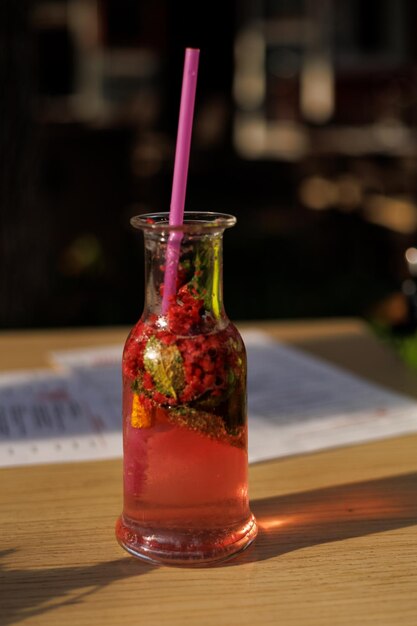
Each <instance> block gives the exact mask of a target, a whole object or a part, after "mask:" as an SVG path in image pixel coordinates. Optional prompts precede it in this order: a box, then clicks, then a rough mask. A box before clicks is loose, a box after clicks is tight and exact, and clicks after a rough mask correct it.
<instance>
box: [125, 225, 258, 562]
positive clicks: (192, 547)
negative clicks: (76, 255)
mask: <svg viewBox="0 0 417 626" xmlns="http://www.w3.org/2000/svg"><path fill="white" fill-rule="evenodd" d="M168 219H169V215H168V214H167V213H165V214H164V213H156V214H152V215H151V214H149V215H144V216H139V217H135V218H132V225H133V226H135V227H136V228H139V229H141V230H142V231H143V233H144V239H145V271H146V285H145V306H144V311H143V314H142V317H141V319H140V320H139V322H138V323H137V324H136V326H135V327H134V328H133V329H132V331H131V332H130V334H129V336H128V338H127V341H126V345H125V349H124V354H123V445H124V508H123V513H122V515H121V517H120V518H119V520H118V522H117V525H116V536H117V539H118V541H119V543H120V544H121V545H122V546H123V547H124V548H125V549H126V550H128V551H129V552H130V553H131V554H133V555H135V556H138V557H141V558H144V559H147V560H149V561H153V562H157V563H161V562H162V563H171V564H177V565H192V564H197V565H198V564H203V563H208V564H209V563H211V562H213V561H217V560H223V559H226V558H229V557H230V556H232V555H234V554H236V553H238V552H240V551H241V550H243V549H244V548H245V547H247V546H248V545H249V544H250V543H251V542H252V541H253V539H254V538H255V537H256V533H257V527H256V521H255V518H254V517H253V515H252V513H251V512H250V509H249V502H248V489H247V467H248V461H247V414H246V353H245V348H244V345H243V341H242V339H241V337H240V335H239V333H238V331H237V329H236V328H235V326H234V325H233V324H232V323H231V322H230V321H229V319H228V318H227V316H226V313H225V310H224V307H223V298H222V237H223V232H224V230H225V229H226V228H228V227H230V226H233V225H234V224H235V222H236V220H235V218H234V217H233V216H230V215H224V214H219V213H186V214H185V220H184V224H183V225H182V226H180V227H173V226H170V225H169V224H168ZM169 268H170V270H171V279H172V280H173V281H174V282H173V283H172V284H171V293H169V294H168V287H169V285H168V279H167V275H168V270H169ZM173 268H174V273H173V274H172V269H173ZM164 284H165V286H164ZM164 289H165V295H164Z"/></svg>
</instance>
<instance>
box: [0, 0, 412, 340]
mask: <svg viewBox="0 0 417 626" xmlns="http://www.w3.org/2000/svg"><path fill="white" fill-rule="evenodd" d="M416 26H417V4H416V2H415V1H413V0H366V2H363V1H361V0H235V1H226V2H225V1H224V0H223V1H222V2H219V1H218V0H212V2H210V3H203V4H202V3H195V2H194V3H191V2H181V1H178V2H169V1H168V0H134V1H132V0H54V1H53V0H48V1H46V0H45V1H43V0H37V1H35V0H32V1H30V2H29V1H27V0H19V2H16V1H15V0H2V3H1V7H0V36H1V42H0V43H1V55H0V80H1V84H2V87H3V89H2V93H1V97H0V98H1V99H0V132H1V135H0V148H1V160H2V162H1V168H0V176H1V185H0V210H1V217H0V220H1V223H0V227H1V228H0V230H1V234H0V237H1V240H0V277H1V281H0V325H1V327H2V328H22V327H52V326H80V325H82V326H88V325H112V324H130V323H132V322H134V321H135V320H136V319H137V318H138V317H139V315H140V313H141V307H142V304H143V267H142V258H143V256H142V241H141V238H140V235H138V233H136V232H134V231H133V230H132V229H131V227H130V225H129V218H130V217H131V216H132V215H135V214H137V213H143V212H146V211H155V210H157V211H163V210H168V209H169V200H170V192H171V180H172V170H173V158H174V148H175V138H176V125H177V118H178V109H179V98H180V89H181V76H182V65H183V57H184V48H185V47H186V46H194V47H200V48H201V58H200V72H199V80H198V89H197V101H196V117H195V126H194V134H193V144H192V154H191V164H190V173H189V183H188V194H187V203H186V207H187V208H188V209H189V210H213V211H223V212H231V213H234V214H236V215H237V217H238V226H237V227H236V228H234V229H232V230H231V231H229V232H227V233H226V236H225V299H226V306H227V310H228V313H229V316H230V317H232V318H233V319H235V320H242V319H268V318H274V319H278V318H299V317H303V318H314V317H325V316H350V315H358V316H362V317H365V318H367V319H369V320H370V321H371V322H372V323H373V324H374V327H375V328H384V329H388V331H389V332H393V333H394V334H395V333H402V334H403V335H407V336H414V332H415V328H416V314H415V311H416V306H415V301H416V296H415V292H416V288H415V280H414V276H415V274H417V195H416V194H417V176H416V173H417V134H416V133H417V81H416V78H417V40H416V37H415V31H416Z"/></svg>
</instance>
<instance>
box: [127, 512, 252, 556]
mask: <svg viewBox="0 0 417 626" xmlns="http://www.w3.org/2000/svg"><path fill="white" fill-rule="evenodd" d="M257 534H258V527H257V524H256V520H255V517H254V516H253V515H252V514H251V515H250V517H249V518H248V519H247V520H246V521H245V522H244V523H243V524H240V525H239V526H238V527H237V528H236V527H234V528H233V529H232V530H231V529H210V530H206V531H199V532H195V531H191V530H190V531H187V532H184V531H178V530H176V529H171V530H166V529H164V530H163V531H159V529H158V530H155V529H149V528H147V529H145V528H140V527H139V526H138V525H137V524H129V523H128V522H127V520H126V519H125V518H124V516H123V515H121V516H120V517H119V519H118V520H117V523H116V538H117V541H118V542H119V544H120V545H121V547H122V548H124V549H125V550H127V552H129V553H130V554H132V555H133V556H135V557H137V558H139V559H142V560H144V561H147V562H149V563H154V564H155V565H174V566H183V567H193V566H194V567H202V566H210V565H213V564H217V563H221V562H222V561H227V560H229V559H231V558H233V557H234V556H237V555H238V554H239V553H240V552H243V550H245V549H246V548H247V547H249V546H250V544H251V543H252V542H253V541H254V539H255V538H256V535H257Z"/></svg>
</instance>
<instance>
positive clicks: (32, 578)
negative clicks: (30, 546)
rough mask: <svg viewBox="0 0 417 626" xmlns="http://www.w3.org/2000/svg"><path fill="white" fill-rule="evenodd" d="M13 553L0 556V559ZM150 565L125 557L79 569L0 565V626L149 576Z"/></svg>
mask: <svg viewBox="0 0 417 626" xmlns="http://www.w3.org/2000/svg"><path fill="white" fill-rule="evenodd" d="M13 552H15V550H5V551H3V552H0V559H1V558H4V557H5V556H7V555H9V554H10V553H13ZM152 567H153V566H152V565H149V564H146V563H141V562H140V561H137V560H136V559H133V558H130V557H126V558H122V559H116V560H113V561H107V562H105V563H97V564H95V565H89V566H84V567H82V566H79V567H54V568H50V569H39V570H36V569H31V570H25V569H21V570H19V569H8V568H3V567H2V566H1V563H0V580H1V582H0V624H1V626H7V625H9V624H16V623H17V622H20V621H22V620H24V619H27V618H28V617H34V616H36V615H42V614H43V613H47V612H48V611H50V610H52V609H55V608H58V607H63V606H71V605H74V604H78V603H79V602H82V601H83V600H84V598H85V597H86V596H89V595H90V594H92V593H95V592H96V591H99V590H100V589H103V588H104V587H106V586H107V585H110V584H111V583H112V582H114V581H116V580H120V579H122V578H128V577H131V576H139V575H141V574H145V573H147V572H150V571H151V569H152Z"/></svg>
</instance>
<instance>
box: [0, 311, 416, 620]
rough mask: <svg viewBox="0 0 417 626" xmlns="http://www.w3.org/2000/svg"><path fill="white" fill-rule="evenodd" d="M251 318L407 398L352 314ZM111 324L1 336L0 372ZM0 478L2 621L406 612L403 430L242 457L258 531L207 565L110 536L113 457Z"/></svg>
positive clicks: (392, 362) (410, 543)
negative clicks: (238, 551) (152, 554)
mask: <svg viewBox="0 0 417 626" xmlns="http://www.w3.org/2000/svg"><path fill="white" fill-rule="evenodd" d="M260 326H261V327H263V328H264V329H266V330H268V331H269V332H271V333H272V334H273V335H274V336H276V337H279V338H281V339H282V340H283V341H287V342H289V343H290V344H294V345H297V346H299V347H302V348H304V349H305V350H307V351H310V352H312V353H313V354H318V355H320V356H322V357H324V358H327V359H329V360H331V361H333V362H336V363H338V364H342V365H344V366H346V367H348V368H350V369H352V370H353V371H356V372H359V373H361V374H363V375H366V376H368V377H369V378H371V379H373V380H376V381H377V382H382V383H385V384H386V385H388V386H390V387H391V388H393V389H397V390H400V391H404V392H408V393H410V394H411V395H414V396H415V397H417V376H416V375H414V374H412V373H411V372H409V371H408V370H406V369H405V368H404V367H403V366H402V364H401V363H400V362H399V361H398V359H397V358H396V357H395V356H394V355H393V354H391V352H389V351H388V350H387V349H386V348H385V347H383V346H381V345H380V344H379V343H377V342H376V340H374V339H373V338H372V337H371V336H370V334H369V333H368V331H367V330H366V328H365V326H364V325H363V324H362V323H360V322H357V321H354V320H344V321H321V322H312V323H306V322H304V323H301V322H300V323H280V324H262V325H260V324H258V325H257V327H260ZM125 335H126V331H125V329H112V330H111V329H110V330H100V331H99V330H83V331H51V332H25V333H3V335H1V334H0V368H3V369H6V368H7V369H11V368H19V367H32V366H39V365H43V364H46V363H47V358H46V355H47V352H48V351H49V350H51V349H61V348H69V347H81V346H90V345H98V344H101V343H103V342H105V343H111V342H118V341H120V340H122V339H123V338H124V337H125ZM0 475H1V480H0V507H1V509H0V510H1V515H0V526H1V554H0V557H1V560H0V568H1V571H2V580H1V582H0V594H1V597H0V624H1V626H6V625H7V624H15V623H20V622H22V623H24V624H27V625H35V624H36V625H42V626H43V625H45V626H48V625H54V626H56V625H61V626H65V625H66V624H70V625H71V626H84V625H87V624H88V625H89V626H91V625H96V624H99V625H100V626H105V625H109V626H110V625H111V626H118V625H119V624H120V625H123V626H124V625H126V626H127V625H135V626H137V625H142V624H143V625H146V626H153V625H155V626H156V625H157V626H160V625H161V624H178V625H181V626H190V625H192V626H194V625H201V626H205V625H212V624H214V625H216V626H223V625H224V626H234V625H236V626H243V625H246V624H247V625H251V626H252V625H253V624H261V625H262V624H267V625H269V624H271V625H272V624H274V625H280V626H285V625H291V626H293V625H298V624H300V625H301V624H303V625H313V626H314V625H318V624H320V625H322V624H323V625H328V626H338V625H342V624H343V625H346V626H347V625H349V626H351V625H352V624H355V625H356V624H357V625H361V626H366V625H367V624H372V625H378V626H381V625H383V626H385V625H387V626H388V625H389V626H397V625H398V626H399V625H401V626H405V625H410V626H415V625H416V624H417V533H416V529H417V526H416V525H417V435H413V436H407V437H400V438H395V439H390V440H385V441H379V442H375V443H370V444H366V445H359V446H353V447H348V448H342V449H335V450H330V451H325V452H321V453H316V454H308V455H302V456H297V457H292V458H285V459H279V460H276V461H273V462H268V463H259V464H256V465H253V466H251V470H250V488H251V498H252V508H253V511H254V513H255V515H256V516H257V518H258V521H259V525H260V534H259V537H258V539H257V541H256V542H255V544H254V545H253V546H252V547H251V548H249V550H248V551H247V552H246V553H243V554H242V555H241V556H240V557H238V558H237V559H236V560H234V561H231V562H230V563H229V564H226V565H223V566H219V567H213V568H209V569H203V568H201V569H180V568H168V567H154V566H151V565H147V564H145V563H142V562H140V561H137V560H135V559H134V558H132V557H130V556H128V555H126V554H125V553H124V552H123V551H122V550H121V549H120V548H119V546H118V545H117V544H116V541H115V539H114V532H113V527H114V522H115V519H116V517H117V515H118V514H119V512H120V510H121V504H122V503H121V462H120V461H105V462H94V463H93V462H90V463H68V464H61V465H49V466H47V465H45V466H35V467H26V468H10V469H3V470H1V471H0Z"/></svg>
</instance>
